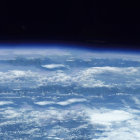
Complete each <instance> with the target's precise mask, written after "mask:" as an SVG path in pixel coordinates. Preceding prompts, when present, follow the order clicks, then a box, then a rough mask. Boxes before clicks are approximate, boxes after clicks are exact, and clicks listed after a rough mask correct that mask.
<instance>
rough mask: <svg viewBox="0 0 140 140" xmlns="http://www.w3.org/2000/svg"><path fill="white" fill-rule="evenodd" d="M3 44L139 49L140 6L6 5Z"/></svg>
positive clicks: (1, 27)
mask: <svg viewBox="0 0 140 140" xmlns="http://www.w3.org/2000/svg"><path fill="white" fill-rule="evenodd" d="M0 8H1V11H0V12H1V15H0V17H1V19H0V41H1V42H45V41H46V42H47V41H52V42H53V41H58V42H61V41H65V42H67V41H68V42H80V43H87V44H106V46H107V45H108V46H109V45H110V44H120V45H121V46H124V47H125V46H127V47H128V46H129V47H130V48H132V49H133V48H136V49H140V47H139V46H140V23H139V18H140V12H139V5H138V4H136V3H133V2H132V1H131V2H130V3H129V2H128V1H127V3H125V2H124V3H122V2H120V3H119V2H118V1H112V2H107V1H103V2H102V1H99V0H96V1H82V0H81V1H77V0H75V1H72V0H71V1H68V0H65V1H61V0H56V1H54V0H50V1H48V0H46V1H32V0H28V1H25V0H19V1H5V2H3V3H1V7H0Z"/></svg>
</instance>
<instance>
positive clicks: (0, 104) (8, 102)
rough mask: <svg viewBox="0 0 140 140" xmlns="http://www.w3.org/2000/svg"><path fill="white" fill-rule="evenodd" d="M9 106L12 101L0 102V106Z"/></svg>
mask: <svg viewBox="0 0 140 140" xmlns="http://www.w3.org/2000/svg"><path fill="white" fill-rule="evenodd" d="M9 104H13V102H12V101H0V106H2V105H9Z"/></svg>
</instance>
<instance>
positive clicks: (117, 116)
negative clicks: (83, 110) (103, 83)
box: [88, 109, 133, 125]
mask: <svg viewBox="0 0 140 140" xmlns="http://www.w3.org/2000/svg"><path fill="white" fill-rule="evenodd" d="M88 115H89V117H90V121H91V123H93V124H102V125H111V124H112V123H121V122H122V121H127V120H129V119H131V118H132V117H133V116H132V114H130V113H128V112H126V111H123V110H103V109H102V110H101V109H100V110H88Z"/></svg>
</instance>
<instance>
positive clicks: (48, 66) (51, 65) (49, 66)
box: [42, 64, 65, 69]
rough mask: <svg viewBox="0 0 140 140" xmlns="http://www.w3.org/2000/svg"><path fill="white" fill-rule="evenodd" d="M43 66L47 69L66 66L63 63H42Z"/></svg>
mask: <svg viewBox="0 0 140 140" xmlns="http://www.w3.org/2000/svg"><path fill="white" fill-rule="evenodd" d="M42 67H44V68H47V69H54V68H64V67H65V65H63V64H49V65H42Z"/></svg>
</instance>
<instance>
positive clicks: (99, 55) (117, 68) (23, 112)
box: [0, 45, 140, 140]
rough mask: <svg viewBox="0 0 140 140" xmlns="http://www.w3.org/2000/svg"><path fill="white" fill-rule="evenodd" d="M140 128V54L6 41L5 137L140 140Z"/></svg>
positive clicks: (2, 73) (1, 83)
mask: <svg viewBox="0 0 140 140" xmlns="http://www.w3.org/2000/svg"><path fill="white" fill-rule="evenodd" d="M6 46H7V47H6ZM52 46H53V47H52ZM95 48H96V47H95ZM139 132H140V54H139V52H138V53H136V52H131V51H126V52H125V51H120V50H118V51H115V50H114V51H113V50H110V51H109V50H106V51H105V50H104V49H102V50H98V49H97V48H96V49H87V48H84V47H81V48H80V47H77V48H76V47H75V46H74V45H73V46H67V47H64V46H63V47H61V45H58V46H57V45H48V46H47V47H45V45H43V46H41V47H40V46H39V45H29V46H25V45H19V46H18V45H15V46H14V45H12V46H10V45H1V47H0V140H122V139H123V140H139V139H140V133H139Z"/></svg>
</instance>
